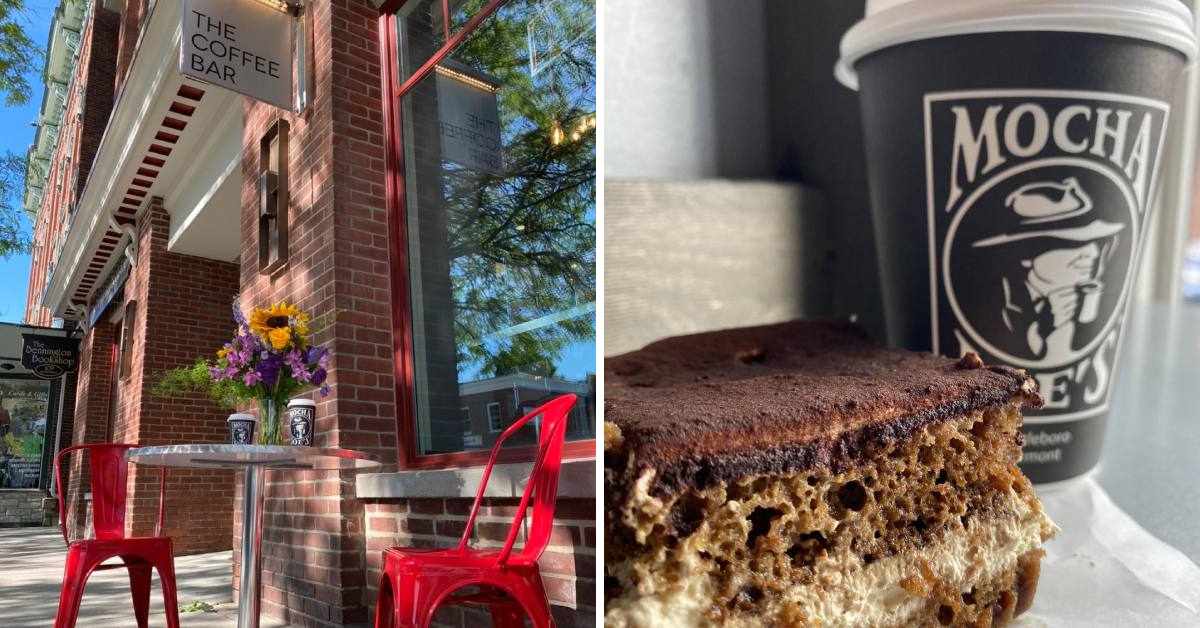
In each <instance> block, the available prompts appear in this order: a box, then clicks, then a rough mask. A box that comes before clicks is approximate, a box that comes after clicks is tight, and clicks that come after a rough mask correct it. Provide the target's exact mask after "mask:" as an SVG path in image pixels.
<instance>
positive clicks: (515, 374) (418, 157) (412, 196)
mask: <svg viewBox="0 0 1200 628" xmlns="http://www.w3.org/2000/svg"><path fill="white" fill-rule="evenodd" d="M486 4H488V3H487V2H485V1H484V0H467V1H465V2H457V3H450V6H451V7H452V10H450V11H449V13H450V15H451V19H450V23H451V28H450V34H451V36H453V34H454V33H455V32H457V30H458V29H459V28H461V27H462V25H463V24H465V23H467V21H468V20H469V19H470V18H471V16H473V15H476V14H477V13H478V11H480V10H481V9H482V8H483V7H484V6H485V5H486ZM405 7H406V8H405V9H404V10H403V11H402V12H401V13H400V14H398V15H397V19H396V24H397V32H396V41H397V67H398V69H399V76H398V77H397V78H398V80H399V84H403V83H404V82H405V80H406V79H407V78H408V77H410V76H412V75H413V73H414V72H416V71H417V69H418V68H420V67H421V66H422V65H423V64H425V62H426V61H427V60H428V59H429V58H430V57H431V56H432V55H433V54H434V53H435V52H436V51H437V49H438V48H440V47H441V46H442V44H443V43H444V41H445V33H446V29H444V28H443V26H442V24H443V23H444V18H443V10H444V9H443V4H442V2H441V1H440V0H436V1H432V2H430V1H425V2H410V3H407V4H406V5H405ZM594 23H595V6H594V2H592V1H590V0H539V1H534V0H512V1H510V2H507V3H506V4H504V5H503V6H502V7H500V8H499V9H498V10H497V11H496V12H495V13H494V14H493V15H491V16H489V17H488V18H487V19H485V20H483V21H482V22H480V23H479V26H478V28H477V29H476V30H474V31H473V32H472V33H471V34H470V35H469V36H468V37H467V38H466V39H465V40H464V41H463V43H462V44H461V45H459V46H458V48H456V49H455V50H454V51H453V52H452V53H451V54H450V55H449V56H447V57H446V58H444V59H443V60H441V61H440V62H439V63H438V65H437V66H436V67H435V68H434V70H433V71H432V72H430V73H429V74H428V75H426V76H425V77H424V78H422V79H420V80H419V82H417V83H416V84H415V85H412V86H411V87H410V89H408V90H407V91H406V92H405V93H404V94H403V96H402V98H401V101H400V111H399V118H400V128H399V131H400V137H401V138H402V145H403V146H402V152H403V154H402V155H401V156H400V157H401V159H402V162H403V167H404V170H403V173H404V183H403V188H404V189H403V198H404V202H403V213H404V223H405V224H404V227H405V234H404V238H403V239H404V246H403V249H404V250H405V252H406V256H407V259H408V277H407V278H408V282H409V291H408V292H409V295H410V303H411V308H410V309H411V323H410V324H411V344H412V346H411V348H410V351H411V354H412V362H413V369H412V370H413V373H412V379H413V388H414V391H413V392H414V394H413V395H412V397H413V400H412V403H413V405H414V408H413V413H412V414H413V416H414V417H415V418H414V420H415V423H416V425H415V426H414V427H415V430H414V434H415V441H416V442H415V443H414V449H415V453H416V454H418V455H427V454H437V453H455V452H462V451H470V450H479V449H487V448H489V447H490V446H491V445H492V443H493V442H494V441H495V438H496V437H497V436H499V434H500V432H502V431H503V430H504V428H506V427H507V426H508V425H510V424H511V423H512V421H513V420H514V419H516V418H517V417H519V416H521V414H522V413H523V412H526V411H528V410H529V409H532V408H533V407H536V406H537V405H538V404H539V403H540V402H542V401H545V400H548V399H549V398H551V397H553V396H556V395H559V394H562V393H568V392H570V393H575V394H577V395H579V397H580V402H579V404H578V406H577V408H576V410H575V414H574V415H572V417H571V421H570V424H569V429H568V435H567V437H568V440H587V439H593V438H594V437H595V420H594V417H595V402H594V399H595V385H594V382H595V378H594V365H595V357H596V356H595V342H594V334H595V314H594V312H595V295H596V273H595V263H596V257H595V243H596V229H595V165H596V144H595V137H596V134H595V111H596V93H595V76H596V71H595V70H596V64H595V52H596V46H595V31H594ZM536 430H537V426H536V425H531V426H530V427H529V428H528V429H527V430H525V432H527V433H523V434H518V435H517V437H515V438H514V439H513V442H514V444H526V445H528V444H532V443H533V442H534V439H535V438H536Z"/></svg>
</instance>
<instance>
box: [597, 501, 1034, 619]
mask: <svg viewBox="0 0 1200 628" xmlns="http://www.w3.org/2000/svg"><path fill="white" fill-rule="evenodd" d="M1009 502H1010V504H1009V508H1007V509H1006V510H1007V512H1008V513H1009V514H1007V515H1003V516H1001V517H1000V518H992V519H987V520H984V521H978V522H976V524H975V525H974V526H973V528H972V529H971V530H970V531H963V530H958V531H952V532H950V533H949V534H947V535H946V536H944V537H943V538H942V539H940V540H938V541H937V542H935V543H931V544H929V545H926V546H925V547H923V548H921V549H920V550H919V551H917V552H916V553H915V554H899V555H895V556H889V557H887V558H883V559H880V560H876V561H875V562H873V563H871V564H870V565H866V564H864V563H863V562H862V559H861V558H860V557H859V556H856V555H849V554H848V555H847V556H846V557H845V558H844V559H842V560H837V561H825V562H822V563H820V564H819V565H818V568H817V572H816V574H815V580H816V581H815V583H813V584H808V585H796V586H793V587H792V588H791V589H789V590H788V591H787V592H786V593H785V594H784V595H783V596H781V597H779V598H777V599H776V600H775V601H774V602H773V603H772V604H771V606H772V607H773V609H774V610H776V611H778V610H780V609H782V608H783V607H785V606H791V607H793V608H794V609H796V610H798V611H799V612H800V613H802V614H803V616H804V617H806V618H807V619H808V621H809V623H810V624H812V625H818V626H822V627H825V626H864V625H871V626H881V625H883V626H887V625H892V626H895V625H904V624H906V623H909V622H910V621H911V620H912V619H915V618H916V616H917V615H918V614H919V613H921V611H922V609H923V607H924V598H921V597H918V596H915V595H913V594H911V593H909V592H908V591H907V590H905V589H904V587H902V586H901V585H900V582H901V581H903V580H904V579H906V578H909V577H918V578H919V577H920V572H919V567H918V565H919V563H920V562H921V561H920V560H918V559H923V560H924V561H926V562H927V563H928V564H929V565H930V567H931V568H932V569H933V572H934V574H935V575H936V576H937V577H938V578H939V579H941V580H943V581H946V582H952V583H958V584H959V585H960V586H961V587H962V590H963V591H964V592H965V591H969V590H970V589H971V587H973V586H976V585H980V584H984V583H987V582H989V581H991V580H993V579H995V578H997V577H999V576H1000V575H1001V574H1003V573H1004V572H1006V571H1008V570H1010V569H1012V568H1013V567H1014V566H1015V565H1016V563H1017V559H1018V558H1020V557H1021V556H1022V555H1023V554H1025V553H1026V552H1029V551H1030V550H1033V549H1036V548H1038V547H1040V546H1041V544H1042V542H1043V540H1044V539H1046V538H1049V537H1050V536H1051V535H1053V533H1054V529H1055V527H1054V524H1053V523H1052V522H1051V521H1050V520H1049V519H1048V518H1047V517H1046V516H1045V514H1044V513H1042V511H1041V508H1040V507H1038V506H1036V505H1033V504H1030V503H1028V502H1026V501H1025V499H1023V498H1022V497H1021V496H1019V495H1016V494H1015V493H1013V494H1010V498H1009ZM684 551H685V552H686V553H687V558H686V559H685V563H684V568H683V574H682V576H681V577H680V579H679V582H678V586H675V587H672V588H671V589H670V590H666V591H661V592H659V593H655V594H651V595H638V594H637V593H630V594H627V595H626V596H623V597H621V598H618V599H616V600H613V601H612V603H610V604H609V605H608V611H607V612H606V614H605V618H604V624H605V626H606V627H608V628H660V627H662V628H666V627H668V626H670V627H679V626H700V625H705V624H708V623H710V622H709V620H708V618H707V617H706V611H707V610H708V609H709V607H710V606H711V605H712V598H713V592H712V589H713V586H712V581H711V579H710V576H709V574H708V572H707V570H708V569H710V568H711V563H709V562H708V561H703V560H701V559H700V558H699V556H698V554H697V553H696V552H691V551H687V550H686V548H685V549H684ZM771 614H772V613H768V615H771ZM774 622H775V618H774V617H771V616H767V617H747V616H740V617H734V618H731V620H730V621H729V622H728V625H730V626H745V627H751V626H761V625H769V624H773V623H774Z"/></svg>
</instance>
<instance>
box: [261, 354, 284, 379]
mask: <svg viewBox="0 0 1200 628" xmlns="http://www.w3.org/2000/svg"><path fill="white" fill-rule="evenodd" d="M282 366H283V364H282V361H281V359H280V357H279V354H277V353H270V352H266V351H264V352H263V356H262V360H260V361H259V363H258V367H257V371H258V374H259V377H261V378H262V383H263V384H265V385H266V386H267V387H268V388H271V387H273V386H275V381H276V380H277V379H278V378H279V369H280V367H282Z"/></svg>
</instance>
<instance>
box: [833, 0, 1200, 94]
mask: <svg viewBox="0 0 1200 628" xmlns="http://www.w3.org/2000/svg"><path fill="white" fill-rule="evenodd" d="M1013 31H1059V32H1074V33H1096V34H1100V35H1116V36H1120V37H1131V38H1134V39H1143V40H1146V41H1150V42H1154V43H1157V44H1161V45H1164V46H1167V47H1169V48H1174V49H1175V50H1178V51H1179V52H1180V53H1182V54H1183V55H1184V57H1186V58H1187V59H1188V61H1191V60H1192V59H1193V58H1194V57H1195V56H1196V33H1195V23H1194V21H1193V19H1192V12H1191V11H1190V10H1188V8H1187V6H1186V5H1184V3H1183V2H1181V0H1024V1H1022V2H1013V0H974V1H972V2H963V0H868V2H867V11H866V16H865V17H864V18H863V19H862V20H861V21H859V22H858V23H857V24H855V25H854V26H852V27H851V28H850V30H848V31H846V35H845V36H844V37H842V45H841V55H842V56H841V59H839V60H838V62H837V65H836V66H834V70H833V74H834V76H835V77H837V80H838V82H840V83H841V84H842V85H845V86H846V87H849V88H850V89H858V73H857V72H855V70H854V64H855V63H857V62H858V60H859V59H862V58H863V57H865V56H867V55H869V54H871V53H873V52H877V51H879V50H882V49H884V48H888V47H891V46H896V45H899V44H904V43H908V42H913V41H918V40H922V39H933V38H936V37H948V36H951V35H967V34H971V33H997V32H1013Z"/></svg>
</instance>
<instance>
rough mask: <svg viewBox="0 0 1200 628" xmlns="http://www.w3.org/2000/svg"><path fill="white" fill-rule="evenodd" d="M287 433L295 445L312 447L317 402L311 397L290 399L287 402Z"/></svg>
mask: <svg viewBox="0 0 1200 628" xmlns="http://www.w3.org/2000/svg"><path fill="white" fill-rule="evenodd" d="M287 417H288V433H289V434H290V436H291V439H290V442H291V444H292V445H293V446H296V447H312V444H313V430H314V429H315V428H316V419H317V404H316V402H315V401H313V400H312V399H303V398H301V399H292V400H291V401H289V402H288V408H287Z"/></svg>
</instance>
